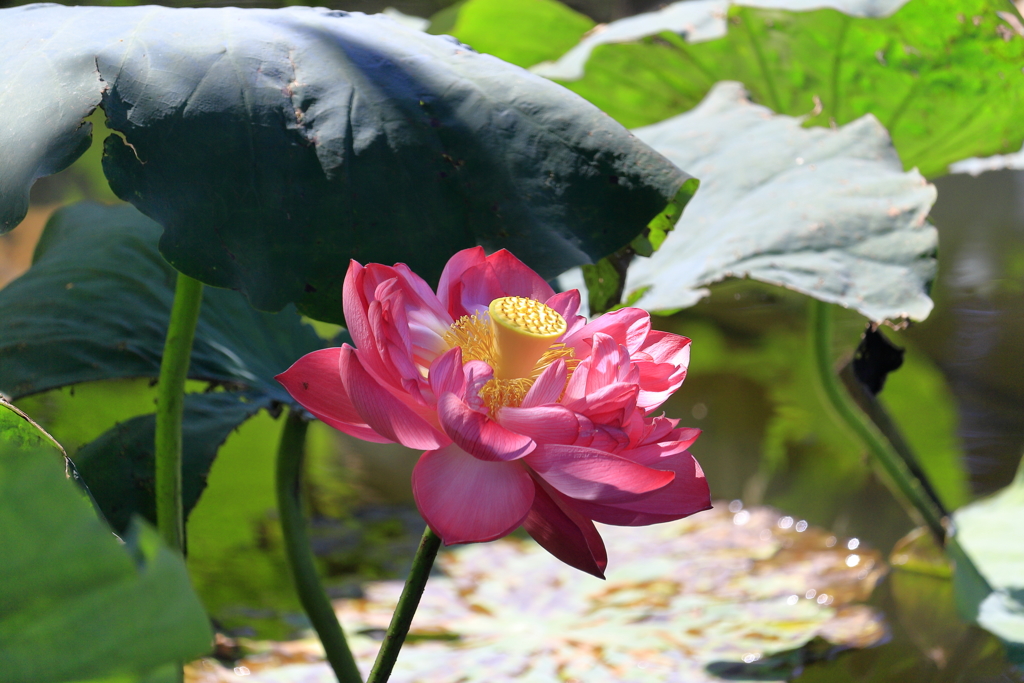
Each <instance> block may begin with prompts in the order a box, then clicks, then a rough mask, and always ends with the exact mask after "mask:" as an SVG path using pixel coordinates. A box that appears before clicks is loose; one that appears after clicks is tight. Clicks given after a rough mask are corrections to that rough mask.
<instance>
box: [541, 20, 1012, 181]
mask: <svg viewBox="0 0 1024 683" xmlns="http://www.w3.org/2000/svg"><path fill="white" fill-rule="evenodd" d="M739 4H748V5H755V4H756V5H759V7H739V6H735V5H734V6H732V7H730V8H728V10H727V5H728V3H726V2H711V1H705V2H679V3H674V4H672V5H669V6H668V7H666V8H664V9H662V10H660V12H655V13H650V14H646V15H640V16H637V17H629V18H627V19H623V20H620V21H618V22H613V23H612V24H609V25H608V27H606V28H605V30H604V31H603V32H601V33H596V34H594V35H593V36H591V37H590V38H588V41H589V42H590V43H591V44H589V45H586V46H585V47H582V48H577V49H576V51H570V52H569V53H568V54H567V55H566V56H565V57H564V58H563V59H565V60H566V62H565V64H564V65H562V64H560V66H561V67H563V68H561V69H554V68H552V67H551V66H546V67H545V68H543V69H541V70H540V71H541V73H551V74H553V75H555V76H560V77H563V78H565V77H569V78H571V77H573V76H574V75H575V74H576V73H578V72H579V69H580V68H582V67H583V63H585V70H586V75H585V77H584V78H583V79H582V80H578V81H573V82H567V83H566V85H567V86H568V87H570V88H571V89H572V90H574V91H575V92H577V93H579V94H581V95H583V96H584V97H586V98H587V99H589V100H590V101H591V102H593V103H595V104H597V105H598V106H599V107H601V108H602V109H603V110H605V111H607V112H608V113H609V114H611V115H612V116H614V117H615V118H616V119H618V120H619V121H620V122H622V123H623V124H624V125H626V126H629V127H635V126H643V125H647V124H651V123H654V122H656V121H661V120H663V119H666V118H669V117H670V116H674V115H676V114H679V113H681V112H683V111H686V110H688V109H691V108H692V107H694V106H696V105H697V103H698V102H699V101H700V100H701V99H702V98H703V97H704V96H705V94H706V93H707V92H708V90H709V89H710V88H711V87H712V86H713V85H714V84H715V83H716V82H718V81H723V80H736V81H740V82H742V83H743V84H744V85H746V86H747V87H748V88H749V89H750V90H751V92H752V93H753V95H754V99H755V100H756V101H757V102H760V103H761V104H765V105H767V106H769V107H771V108H772V109H773V110H775V111H777V112H779V113H783V114H789V115H792V116H797V115H809V116H810V118H809V119H808V121H807V123H808V124H810V125H821V126H828V125H830V123H831V122H833V121H834V122H835V123H836V124H837V125H842V124H845V123H848V122H850V121H853V120H855V119H857V118H859V117H861V116H863V115H864V114H867V113H872V114H874V115H875V116H876V117H877V118H878V119H879V121H881V123H882V125H884V126H885V127H886V128H887V129H888V130H889V131H890V132H891V134H892V136H893V140H894V142H895V144H896V148H897V149H898V150H899V152H900V157H901V158H902V160H903V163H904V164H905V165H906V168H911V167H914V166H917V167H918V168H920V170H921V172H922V173H923V174H924V175H926V176H934V175H940V174H942V173H944V172H945V170H946V167H947V166H948V165H949V164H950V163H951V162H954V161H957V160H959V159H963V158H964V157H969V156H984V155H989V154H995V153H999V152H1002V153H1006V152H1015V151H1017V150H1018V149H1020V145H1021V141H1022V140H1024V131H1022V130H1021V128H1020V126H1019V125H1017V118H1018V116H1017V112H1019V111H1020V109H1021V106H1022V103H1024V73H1022V72H1021V69H1020V66H1021V63H1022V61H1021V60H1022V58H1024V36H1021V35H1019V34H1018V31H1017V28H1016V27H1017V26H1018V25H1019V24H1014V21H1017V22H1019V21H1020V19H1019V16H1018V15H1017V14H1016V13H1015V12H1014V8H1013V6H1012V4H1011V3H1007V2H1003V1H1001V0H969V1H968V2H960V3H949V2H946V1H945V0H911V1H910V2H907V3H906V4H905V5H903V6H902V7H900V5H901V4H902V3H901V2H898V1H896V2H864V1H863V0H853V1H852V2H837V3H825V2H813V3H812V2H791V1H788V0H759V1H757V2H741V3H739ZM827 6H831V7H840V8H842V9H844V10H845V12H847V13H842V12H839V11H836V10H834V9H815V8H819V7H827ZM787 8H791V9H795V10H806V9H813V11H785V10H786V9H787ZM897 8H899V9H898V11H896V12H895V13H894V14H892V15H891V16H884V15H885V14H887V13H888V12H891V11H892V10H894V9H897ZM726 10H727V12H726ZM673 13H676V14H679V15H680V16H679V17H678V18H676V19H675V20H673V17H672V15H673ZM726 13H727V14H728V19H727V21H723V19H725V16H724V15H725V14H726ZM683 14H686V16H685V17H683V16H682V15H683ZM856 14H859V15H860V16H851V15H856ZM691 15H692V16H691ZM872 17H877V18H872ZM726 29H728V33H727V34H726V35H725V37H722V38H718V39H715V40H708V39H709V38H714V37H715V36H716V34H720V33H722V32H724V31H725V30H726ZM617 33H621V34H623V39H631V40H634V41H638V42H632V43H628V44H614V45H599V44H598V43H601V42H606V41H607V37H614V36H615V35H616V34H617ZM678 33H683V34H685V37H686V40H690V41H697V40H704V42H699V43H697V44H691V43H688V42H686V40H684V39H683V38H682V37H680V36H679V35H677V34H678ZM642 36H649V37H647V38H641V37H642ZM586 42H587V41H584V43H586ZM590 48H594V49H593V53H592V54H590V55H589V56H587V55H586V54H585V53H586V52H589V50H590ZM581 57H582V59H581Z"/></svg>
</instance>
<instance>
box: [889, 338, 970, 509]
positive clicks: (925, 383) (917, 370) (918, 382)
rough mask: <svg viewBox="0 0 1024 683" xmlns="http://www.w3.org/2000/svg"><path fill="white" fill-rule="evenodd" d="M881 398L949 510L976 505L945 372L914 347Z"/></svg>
mask: <svg viewBox="0 0 1024 683" xmlns="http://www.w3.org/2000/svg"><path fill="white" fill-rule="evenodd" d="M901 343H908V342H906V341H902V342H901ZM878 398H879V400H880V401H881V403H882V405H883V406H884V407H885V409H886V410H887V411H888V412H889V413H890V414H891V415H892V416H893V417H894V418H895V419H896V424H897V425H898V426H899V428H900V431H902V432H903V435H904V436H905V437H906V438H907V442H908V443H909V444H910V447H911V449H912V450H913V451H914V453H915V454H917V456H918V458H919V459H920V460H921V465H922V467H923V468H924V471H925V473H926V474H927V475H928V480H929V481H930V482H931V483H932V485H933V486H934V487H935V490H936V492H937V493H938V495H939V498H940V499H941V500H942V502H943V503H944V504H945V506H946V508H947V509H949V510H955V509H957V508H959V507H962V506H964V505H966V504H967V503H968V502H970V500H971V492H970V489H969V487H968V485H967V472H966V470H965V467H964V463H963V461H962V455H963V448H962V447H961V444H960V440H959V437H958V436H957V425H958V421H959V420H958V417H957V412H956V401H955V399H954V397H953V393H952V392H951V391H950V388H949V385H948V384H946V380H945V378H944V377H943V375H942V372H941V371H940V370H939V368H937V367H936V366H935V364H934V363H932V361H931V360H930V359H929V358H928V356H927V355H926V354H925V353H924V352H923V351H922V350H920V349H918V348H916V347H913V346H911V347H910V349H909V350H908V353H907V354H906V355H905V356H904V360H903V365H902V366H901V367H900V369H899V370H897V371H896V372H893V373H892V374H890V375H889V377H888V379H887V380H886V382H885V389H884V390H883V391H882V393H881V394H879V396H878Z"/></svg>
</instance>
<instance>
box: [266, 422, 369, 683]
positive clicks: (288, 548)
mask: <svg viewBox="0 0 1024 683" xmlns="http://www.w3.org/2000/svg"><path fill="white" fill-rule="evenodd" d="M308 426H309V424H308V423H307V422H306V420H305V419H304V418H303V417H302V414H301V413H299V412H297V411H294V410H290V411H289V412H288V417H287V418H286V419H285V422H284V431H283V432H282V433H281V443H280V445H279V446H278V450H277V510H278V514H279V515H280V518H281V531H282V533H283V535H284V546H285V554H286V555H287V557H288V566H289V567H290V568H291V572H292V579H293V581H294V582H295V591H296V592H297V593H298V594H299V602H301V603H302V608H303V609H304V610H305V611H306V615H307V616H308V617H309V621H310V622H311V623H312V624H313V628H314V629H315V630H316V633H317V635H318V636H319V637H320V642H321V644H322V645H323V646H324V653H325V654H326V656H327V661H328V663H330V665H331V668H332V669H334V675H335V676H337V678H338V680H339V681H340V682H341V683H362V680H363V678H362V675H361V674H360V673H359V668H358V667H357V666H356V660H355V658H354V657H353V656H352V651H351V650H349V648H348V643H347V642H346V641H345V633H344V632H343V631H342V630H341V624H339V623H338V617H337V615H336V614H335V613H334V608H333V607H332V606H331V601H330V600H329V599H328V598H327V593H325V592H324V588H323V585H322V584H321V583H320V578H319V577H318V576H317V573H316V563H315V561H314V558H313V551H312V550H311V549H310V545H309V533H308V531H307V530H306V520H305V517H304V516H303V512H302V508H303V506H302V487H301V482H302V463H303V460H304V459H305V451H306V430H307V428H308Z"/></svg>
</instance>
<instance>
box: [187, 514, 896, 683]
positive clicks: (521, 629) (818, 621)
mask: <svg viewBox="0 0 1024 683" xmlns="http://www.w3.org/2000/svg"><path fill="white" fill-rule="evenodd" d="M733 509H735V507H734V508H733ZM601 534H602V535H603V536H604V537H605V540H606V544H607V546H608V550H609V556H610V558H611V561H610V563H609V570H608V580H607V581H600V580H598V579H595V578H592V577H589V576H585V575H582V574H580V573H579V572H578V571H575V570H573V569H571V568H569V567H567V566H566V565H564V564H562V563H561V562H559V561H558V560H556V559H554V558H553V557H551V556H550V555H549V554H548V553H547V552H545V551H544V550H542V549H541V548H539V547H538V546H537V545H536V544H534V543H532V542H525V541H517V540H503V541H498V542H494V543H487V544H481V545H472V546H466V547H463V548H459V549H457V550H454V551H452V552H448V553H444V554H442V556H441V557H440V560H439V562H440V566H441V568H442V569H443V570H444V572H445V574H446V576H445V577H432V578H431V579H430V581H429V582H428V583H427V589H426V593H425V594H424V598H423V602H422V603H421V605H420V608H419V611H418V612H417V613H416V617H415V619H414V620H413V624H412V631H411V636H412V638H411V642H409V643H408V644H407V645H406V646H405V648H404V649H403V650H402V655H401V657H399V659H398V663H397V666H396V669H395V673H394V675H393V677H392V679H391V680H392V681H395V682H396V683H399V682H412V681H417V682H418V683H428V682H434V681H436V682H438V683H440V682H442V681H445V682H447V681H450V680H451V676H452V672H453V671H458V672H459V673H460V675H462V676H465V677H466V679H467V680H474V681H475V680H481V681H483V680H486V681H488V682H494V683H504V682H506V681H508V682H512V681H516V682H517V683H521V682H527V683H534V682H537V683H540V682H544V683H548V682H550V681H552V680H573V679H577V680H580V681H587V683H601V682H603V681H609V682H614V683H622V682H632V681H652V682H653V681H664V680H667V679H666V675H667V674H669V673H671V675H672V676H673V677H674V678H673V680H685V681H687V682H688V683H689V682H694V683H699V682H701V681H717V680H721V679H719V678H717V677H715V676H714V675H712V674H711V673H709V672H708V671H707V670H706V667H707V666H708V665H709V664H711V663H712V662H737V663H744V662H746V663H753V662H756V661H757V660H758V659H759V658H761V657H766V656H767V655H768V654H770V653H773V652H780V651H784V650H791V649H793V648H799V647H800V646H802V645H804V644H805V643H807V642H808V641H809V640H811V639H812V638H815V637H823V638H825V639H828V640H830V641H831V642H833V643H837V644H840V645H842V646H846V647H865V646H867V645H871V644H873V643H875V642H877V641H878V640H880V639H881V638H882V637H884V634H885V626H884V624H883V622H882V618H881V616H880V615H879V614H878V613H877V612H875V611H874V610H873V609H872V608H870V607H867V606H865V605H862V604H858V602H859V601H861V600H865V599H867V597H868V596H869V595H870V594H871V592H872V590H873V588H874V587H875V585H876V584H877V582H878V581H879V580H880V579H881V577H882V576H883V575H884V573H885V571H886V566H885V564H884V562H883V561H882V559H881V556H880V555H879V553H878V552H876V551H874V550H870V549H865V548H863V547H857V549H856V550H850V549H849V548H848V547H847V545H848V544H847V542H846V541H845V539H838V538H837V537H836V536H834V535H832V534H830V533H828V532H827V531H824V530H822V529H818V528H815V527H810V526H808V525H807V523H806V522H802V521H801V520H794V519H793V518H792V517H788V516H785V515H781V514H780V513H779V512H777V511H775V510H772V509H770V508H764V507H759V508H751V509H749V510H738V511H736V512H731V511H730V510H729V508H728V507H727V505H726V504H724V503H718V504H716V506H715V509H714V510H711V511H708V512H702V513H700V514H698V515H694V516H693V517H689V518H687V519H684V520H680V521H678V522H672V523H669V524H662V525H658V526H653V527H640V528H621V527H604V526H603V527H602V528H601ZM854 545H856V544H854ZM401 588H402V584H401V583H400V582H397V581H388V582H379V583H372V584H369V586H367V587H366V598H365V599H362V600H343V601H341V602H339V603H336V605H337V607H338V614H339V617H340V618H341V621H342V623H343V624H344V625H345V627H346V629H349V630H350V631H351V635H350V637H351V643H352V646H353V649H354V651H355V654H356V657H357V659H358V660H359V662H360V664H361V666H363V668H364V669H367V670H368V668H369V665H370V664H371V663H372V661H373V657H374V656H375V654H376V650H377V648H378V647H379V641H377V640H374V639H373V638H372V637H369V636H373V635H375V634H378V635H379V634H380V633H381V632H382V629H384V628H386V627H387V624H388V622H389V620H390V618H391V612H392V610H393V608H394V606H395V603H396V602H397V600H398V595H399V593H400V592H401ZM318 647H319V646H318V645H317V644H315V643H313V642H312V641H310V642H309V643H308V644H307V646H306V647H305V648H302V646H301V645H299V644H298V643H289V644H284V645H273V644H265V645H264V646H263V647H261V648H260V650H261V652H260V653H259V654H258V655H253V656H252V657H250V658H246V659H243V660H242V661H240V662H238V664H237V666H245V667H247V668H248V669H249V670H250V672H251V674H252V676H251V678H250V679H249V680H251V681H253V682H254V683H258V682H263V683H269V682H270V681H275V682H277V683H286V682H287V683H298V682H299V681H302V682H304V683H313V682H314V681H315V682H317V683H319V682H322V681H323V682H326V681H329V680H331V679H330V673H329V671H328V670H327V669H326V667H325V666H324V665H322V664H316V665H306V666H299V665H294V664H296V662H298V661H301V658H311V657H315V656H317V652H318V650H317V648H318ZM268 664H269V666H268ZM283 664H293V666H288V667H286V668H281V669H277V668H275V666H280V665H283ZM204 669H205V672H206V673H205V674H203V675H204V676H206V678H197V681H216V680H230V679H228V678H223V679H218V676H222V675H223V671H221V672H220V673H218V672H217V669H216V667H214V666H213V665H212V663H208V664H197V665H195V671H196V672H197V674H198V673H201V672H202V671H203V670H204ZM559 676H561V679H559V678H558V677H559Z"/></svg>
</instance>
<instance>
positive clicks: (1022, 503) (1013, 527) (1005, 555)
mask: <svg viewBox="0 0 1024 683" xmlns="http://www.w3.org/2000/svg"><path fill="white" fill-rule="evenodd" d="M953 521H954V527H953V528H954V529H955V533H956V538H957V540H959V541H960V545H961V546H962V547H963V549H964V551H965V552H966V553H967V554H968V555H970V557H971V559H972V560H973V561H974V563H975V565H977V567H978V571H979V572H981V574H982V575H983V576H984V577H985V579H986V580H987V581H988V583H989V585H990V586H991V587H992V589H993V591H992V592H991V593H989V594H988V595H987V596H978V597H979V598H982V599H981V601H980V603H978V604H976V605H971V607H972V608H974V609H976V610H977V621H978V624H979V625H980V626H983V627H984V628H986V629H988V630H989V631H991V632H992V633H994V634H996V635H997V636H999V637H1000V638H1002V639H1003V640H1004V641H1006V642H1007V644H1008V645H1009V647H1010V650H1011V654H1012V655H1013V656H1014V657H1015V659H1016V660H1017V661H1018V662H1024V544H1022V543H1021V529H1024V460H1022V461H1021V465H1020V467H1019V468H1018V470H1017V476H1016V477H1015V478H1014V480H1013V483H1011V484H1010V485H1009V486H1008V487H1006V488H1005V489H1003V490H1002V491H1000V492H998V493H996V494H995V495H992V496H989V497H988V498H984V499H982V500H979V501H976V502H974V503H971V504H970V505H966V506H964V507H962V508H960V509H959V510H957V511H956V512H955V513H954V514H953ZM961 586H962V583H961V584H958V588H959V587H961Z"/></svg>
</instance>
